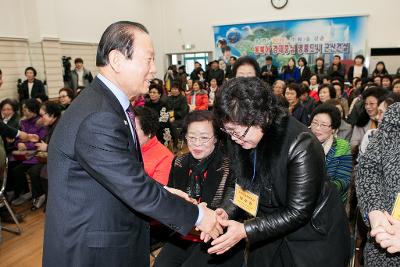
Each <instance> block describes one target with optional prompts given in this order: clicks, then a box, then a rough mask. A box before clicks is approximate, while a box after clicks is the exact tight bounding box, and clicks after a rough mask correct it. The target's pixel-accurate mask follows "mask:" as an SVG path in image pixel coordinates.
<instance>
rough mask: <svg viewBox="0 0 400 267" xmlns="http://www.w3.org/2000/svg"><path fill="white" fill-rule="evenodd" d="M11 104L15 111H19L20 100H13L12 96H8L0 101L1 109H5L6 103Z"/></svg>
mask: <svg viewBox="0 0 400 267" xmlns="http://www.w3.org/2000/svg"><path fill="white" fill-rule="evenodd" d="M7 104H8V105H10V106H11V108H12V110H13V111H14V113H16V112H18V102H17V101H16V100H12V99H11V98H6V99H4V100H3V101H1V102H0V110H1V109H3V107H4V106H5V105H7Z"/></svg>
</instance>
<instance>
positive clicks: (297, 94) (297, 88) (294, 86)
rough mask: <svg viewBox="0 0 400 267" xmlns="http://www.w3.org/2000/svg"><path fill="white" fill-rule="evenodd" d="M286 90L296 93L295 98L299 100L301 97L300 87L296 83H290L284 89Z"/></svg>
mask: <svg viewBox="0 0 400 267" xmlns="http://www.w3.org/2000/svg"><path fill="white" fill-rule="evenodd" d="M287 90H293V91H295V92H296V97H297V98H299V97H300V96H301V92H300V86H299V85H298V84H297V83H291V84H289V86H288V87H287V88H286V91H287Z"/></svg>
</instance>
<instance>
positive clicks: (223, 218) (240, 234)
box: [165, 187, 247, 254]
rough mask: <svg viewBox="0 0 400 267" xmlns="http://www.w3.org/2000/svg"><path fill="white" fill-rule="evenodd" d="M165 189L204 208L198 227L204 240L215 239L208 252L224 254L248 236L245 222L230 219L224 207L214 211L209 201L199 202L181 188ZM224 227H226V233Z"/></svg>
mask: <svg viewBox="0 0 400 267" xmlns="http://www.w3.org/2000/svg"><path fill="white" fill-rule="evenodd" d="M165 189H167V190H168V191H169V192H170V193H173V194H175V195H177V196H180V197H182V198H183V199H185V200H186V201H188V202H191V203H193V204H195V205H198V206H199V208H200V209H202V210H203V217H202V219H201V221H200V222H199V224H198V225H197V226H196V229H197V230H199V231H201V234H200V238H201V240H203V241H204V242H208V241H210V240H211V239H214V240H213V241H212V242H211V245H212V247H211V248H209V249H208V253H210V254H214V253H215V254H223V253H225V252H226V251H228V250H229V249H231V248H232V247H233V246H234V245H236V243H238V242H239V241H240V240H242V239H243V238H246V237H247V235H246V231H245V229H244V224H243V223H239V222H237V221H234V220H229V217H228V214H227V213H226V211H225V210H224V209H222V208H218V209H216V210H215V211H214V210H212V209H209V208H208V207H207V203H205V202H202V203H197V201H196V200H195V199H193V198H191V197H189V195H188V194H186V193H185V192H183V191H181V190H178V189H175V188H170V187H165ZM224 229H226V232H225V233H224Z"/></svg>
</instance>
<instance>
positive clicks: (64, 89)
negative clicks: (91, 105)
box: [58, 88, 74, 100]
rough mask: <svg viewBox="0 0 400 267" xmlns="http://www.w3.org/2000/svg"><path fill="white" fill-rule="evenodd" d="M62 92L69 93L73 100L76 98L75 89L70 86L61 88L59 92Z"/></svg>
mask: <svg viewBox="0 0 400 267" xmlns="http://www.w3.org/2000/svg"><path fill="white" fill-rule="evenodd" d="M61 92H65V93H66V94H67V96H68V97H69V98H70V99H71V100H73V99H74V91H72V90H71V89H69V88H61V89H60V90H59V91H58V94H60V93H61Z"/></svg>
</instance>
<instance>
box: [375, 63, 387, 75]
mask: <svg viewBox="0 0 400 267" xmlns="http://www.w3.org/2000/svg"><path fill="white" fill-rule="evenodd" d="M379 64H382V65H383V69H382V71H381V72H382V73H383V75H386V74H389V72H388V71H387V69H386V65H385V62H383V61H378V62H377V63H376V65H375V69H374V71H373V72H372V74H375V73H378V68H377V67H378V65H379Z"/></svg>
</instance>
